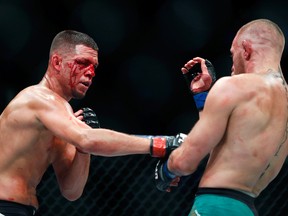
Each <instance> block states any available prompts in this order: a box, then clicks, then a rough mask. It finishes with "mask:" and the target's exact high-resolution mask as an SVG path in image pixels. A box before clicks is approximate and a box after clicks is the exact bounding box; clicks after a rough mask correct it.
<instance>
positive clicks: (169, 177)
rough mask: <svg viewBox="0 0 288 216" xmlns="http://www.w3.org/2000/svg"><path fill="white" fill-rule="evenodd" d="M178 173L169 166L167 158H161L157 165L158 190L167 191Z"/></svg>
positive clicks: (156, 179)
mask: <svg viewBox="0 0 288 216" xmlns="http://www.w3.org/2000/svg"><path fill="white" fill-rule="evenodd" d="M174 178H176V175H175V174H173V173H172V172H170V171H169V170H168V168H167V160H163V159H161V160H159V161H158V163H157V164H156V167H155V184H156V187H157V189H158V190H160V191H167V190H168V189H169V188H170V187H171V185H170V184H171V182H172V181H173V179H174Z"/></svg>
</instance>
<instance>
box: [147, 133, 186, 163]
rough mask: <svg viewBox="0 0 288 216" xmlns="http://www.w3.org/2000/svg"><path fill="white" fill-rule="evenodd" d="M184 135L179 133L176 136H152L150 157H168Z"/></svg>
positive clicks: (180, 142) (182, 139)
mask: <svg viewBox="0 0 288 216" xmlns="http://www.w3.org/2000/svg"><path fill="white" fill-rule="evenodd" d="M186 137H187V135H186V134H183V133H179V134H177V135H176V136H163V137H161V136H160V137H152V138H151V142H150V155H151V156H152V157H159V158H168V156H169V155H170V154H171V152H172V151H173V150H174V149H176V148H178V147H179V146H180V145H181V144H182V142H183V141H184V139H185V138H186Z"/></svg>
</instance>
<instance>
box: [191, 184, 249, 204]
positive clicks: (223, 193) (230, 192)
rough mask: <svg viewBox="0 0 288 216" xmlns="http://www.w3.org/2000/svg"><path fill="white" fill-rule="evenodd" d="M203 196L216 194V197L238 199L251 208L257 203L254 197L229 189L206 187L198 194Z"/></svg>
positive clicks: (200, 189)
mask: <svg viewBox="0 0 288 216" xmlns="http://www.w3.org/2000/svg"><path fill="white" fill-rule="evenodd" d="M201 194H215V195H220V196H226V197H230V198H233V199H237V200H239V201H241V202H244V203H246V204H247V205H248V206H250V207H252V206H254V201H255V198H254V197H252V196H249V195H248V194H246V193H244V192H241V191H238V190H233V189H228V188H206V187H205V188H204V187H203V188H198V190H197V192H196V196H197V195H201Z"/></svg>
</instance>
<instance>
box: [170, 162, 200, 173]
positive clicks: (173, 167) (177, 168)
mask: <svg viewBox="0 0 288 216" xmlns="http://www.w3.org/2000/svg"><path fill="white" fill-rule="evenodd" d="M196 169H197V166H195V164H192V163H186V162H183V160H173V159H172V160H171V163H169V170H170V171H171V172H173V173H175V174H177V175H179V176H187V175H190V174H192V173H194V172H195V170H196Z"/></svg>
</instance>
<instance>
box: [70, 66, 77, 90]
mask: <svg viewBox="0 0 288 216" xmlns="http://www.w3.org/2000/svg"><path fill="white" fill-rule="evenodd" d="M68 67H69V68H70V81H69V85H70V87H71V88H73V87H74V86H75V83H76V76H77V64H76V63H75V62H73V63H68Z"/></svg>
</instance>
